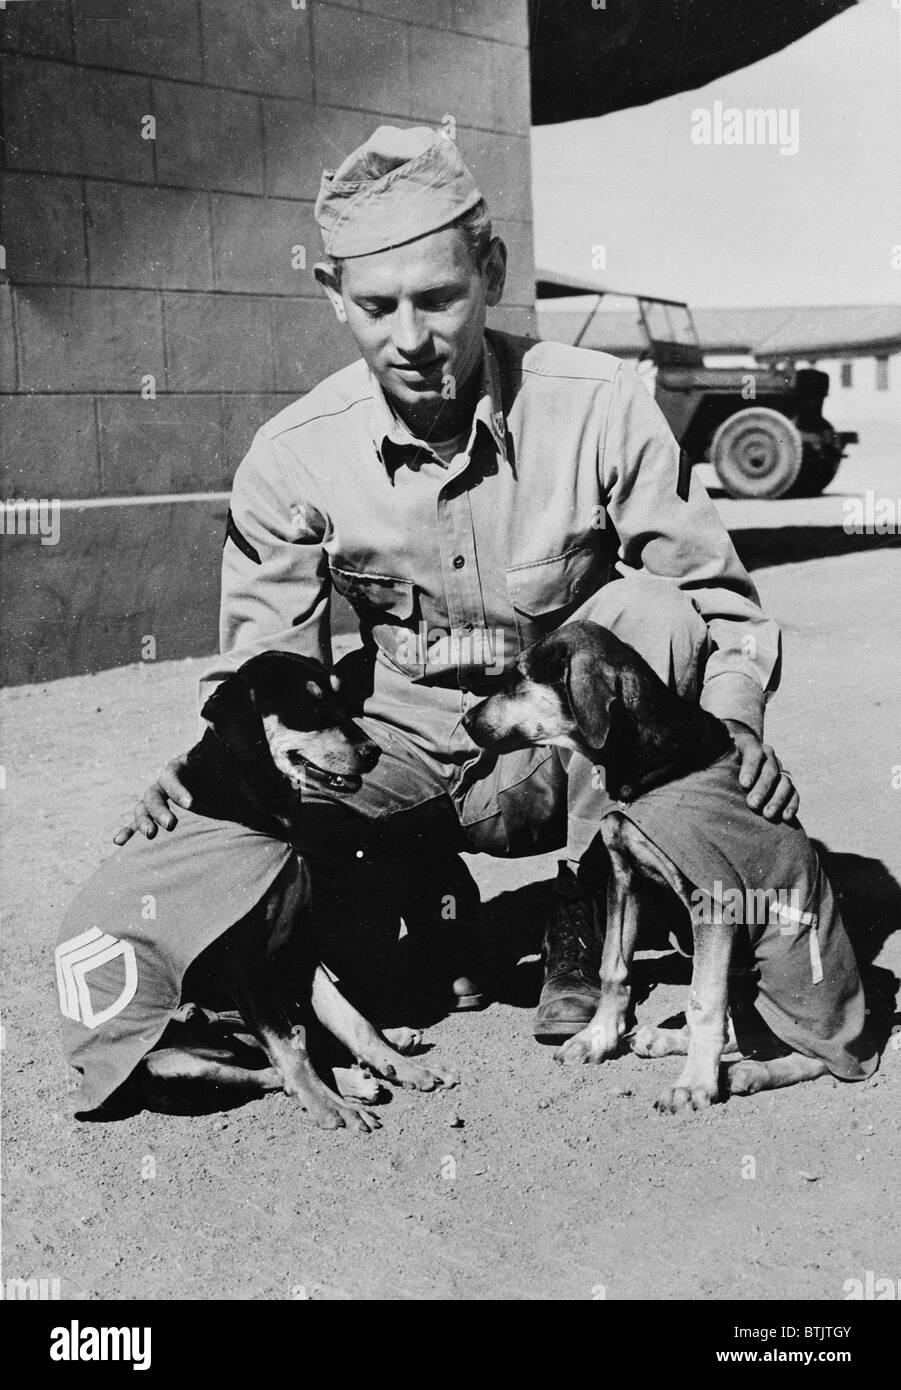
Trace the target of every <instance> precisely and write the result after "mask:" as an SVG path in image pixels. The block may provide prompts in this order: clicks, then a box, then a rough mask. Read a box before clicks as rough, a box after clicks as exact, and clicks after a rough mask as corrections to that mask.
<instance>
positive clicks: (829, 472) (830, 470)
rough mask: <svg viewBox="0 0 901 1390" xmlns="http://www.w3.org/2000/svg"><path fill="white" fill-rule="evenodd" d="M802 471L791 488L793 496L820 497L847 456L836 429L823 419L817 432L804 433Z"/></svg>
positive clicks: (802, 437)
mask: <svg viewBox="0 0 901 1390" xmlns="http://www.w3.org/2000/svg"><path fill="white" fill-rule="evenodd" d="M801 439H802V442H803V450H804V451H803V454H802V457H801V471H800V473H799V474H798V477H797V480H796V481H795V483H794V486H793V487H792V490H791V495H792V497H819V495H820V493H821V492H822V491H823V489H824V488H827V487H828V486H829V484H830V483H831V482H832V479H833V478H834V477H835V475H836V473H837V472H838V468H839V464H840V463H841V461H842V459H843V458H844V457H845V453H844V449H843V448H842V444H841V440H840V439H839V437H838V435H837V434H836V432H835V430H834V429H833V428H832V426H831V425H830V424H829V423H828V421H826V420H824V421H823V427H822V429H821V430H820V431H819V433H817V434H810V433H806V432H805V433H803V434H802V436H801Z"/></svg>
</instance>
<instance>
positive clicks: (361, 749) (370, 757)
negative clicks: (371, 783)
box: [357, 739, 382, 772]
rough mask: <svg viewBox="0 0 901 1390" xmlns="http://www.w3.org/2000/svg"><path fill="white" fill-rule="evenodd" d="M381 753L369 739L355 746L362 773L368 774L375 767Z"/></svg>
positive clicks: (376, 745)
mask: <svg viewBox="0 0 901 1390" xmlns="http://www.w3.org/2000/svg"><path fill="white" fill-rule="evenodd" d="M381 751H382V750H381V749H380V748H379V746H378V744H377V743H373V742H372V741H371V740H370V739H366V740H365V741H364V742H363V743H358V744H357V756H358V757H359V759H360V764H361V767H362V769H363V770H364V771H366V772H368V771H369V770H370V769H371V768H373V767H375V765H376V763H377V762H378V760H379V754H380V753H381Z"/></svg>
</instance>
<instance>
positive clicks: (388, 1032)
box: [382, 1028, 422, 1052]
mask: <svg viewBox="0 0 901 1390" xmlns="http://www.w3.org/2000/svg"><path fill="white" fill-rule="evenodd" d="M382 1036H383V1037H384V1038H386V1039H387V1041H388V1042H389V1043H390V1044H391V1046H392V1047H393V1048H394V1049H395V1050H396V1051H397V1052H413V1051H414V1050H415V1049H416V1048H417V1047H421V1046H422V1033H421V1032H420V1030H419V1029H418V1028H386V1029H385V1030H384V1031H383V1033H382Z"/></svg>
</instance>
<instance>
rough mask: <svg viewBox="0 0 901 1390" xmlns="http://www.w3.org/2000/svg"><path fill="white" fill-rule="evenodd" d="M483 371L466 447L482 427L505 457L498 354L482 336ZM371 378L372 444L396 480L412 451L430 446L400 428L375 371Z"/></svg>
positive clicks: (505, 430)
mask: <svg viewBox="0 0 901 1390" xmlns="http://www.w3.org/2000/svg"><path fill="white" fill-rule="evenodd" d="M481 373H482V381H481V391H480V394H479V399H478V401H477V402H476V408H475V411H474V412H473V425H472V432H471V434H470V436H469V441H468V446H467V447H468V448H469V447H471V445H472V443H473V441H474V439H475V435H476V432H477V431H478V429H479V427H480V426H481V427H483V428H485V429H487V431H488V433H489V435H490V436H491V439H492V441H493V442H494V446H495V448H496V449H497V451H498V453H500V454H502V455H503V457H504V458H505V459H506V458H507V421H506V417H505V415H504V406H503V399H502V397H501V385H500V370H499V368H498V363H497V354H496V353H495V351H494V348H493V347H492V346H491V343H490V342H489V340H488V338H487V337H486V338H484V339H483V350H482V367H481ZM369 378H370V383H371V385H372V444H373V448H374V449H375V453H376V457H377V458H378V460H379V463H381V465H382V467H383V468H384V469H385V471H386V473H387V474H388V477H389V478H390V479H391V480H392V481H393V480H394V474H395V473H396V471H397V469H398V468H399V467H400V465H401V464H402V463H404V462H405V461H406V460H407V459H408V458H409V457H410V453H411V450H414V449H416V450H420V451H421V450H422V449H426V450H428V445H427V444H426V443H425V442H424V441H423V442H422V443H420V442H419V441H416V443H415V444H414V443H411V441H410V437H409V435H408V434H407V433H406V432H405V431H404V430H402V429H401V427H400V422H399V421H398V419H397V417H396V416H395V414H394V412H393V411H392V409H391V407H390V406H389V404H388V402H387V400H386V399H385V393H384V391H383V390H382V388H381V386H380V385H379V383H378V381H377V380H376V378H375V377H374V376H373V374H372V372H370V373H369ZM429 452H431V451H429Z"/></svg>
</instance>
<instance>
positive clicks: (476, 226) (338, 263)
mask: <svg viewBox="0 0 901 1390" xmlns="http://www.w3.org/2000/svg"><path fill="white" fill-rule="evenodd" d="M448 226H449V227H459V228H460V231H461V232H462V233H463V236H464V237H465V239H466V245H467V246H468V248H469V251H470V253H471V255H472V258H473V260H474V261H475V263H476V265H477V266H478V267H479V270H481V269H482V267H483V266H484V264H485V261H486V260H487V258H488V249H489V247H490V246H491V240H492V237H493V235H494V233H493V231H492V228H491V214H490V212H489V211H488V204H487V203H486V202H485V199H484V198H480V199H479V201H478V202H477V203H476V205H475V207H473V208H470V209H469V212H464V213H463V215H462V217H458V218H456V219H455V220H454V221H453V222H449V223H448ZM439 230H440V231H444V230H446V229H445V228H444V227H441V228H439ZM323 260H324V263H325V265H327V266H328V268H329V270H330V271H331V273H332V275H333V276H334V277H335V283H336V284H337V286H338V288H339V289H340V288H341V267H342V265H343V264H344V261H343V258H341V257H338V256H325V257H323Z"/></svg>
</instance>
